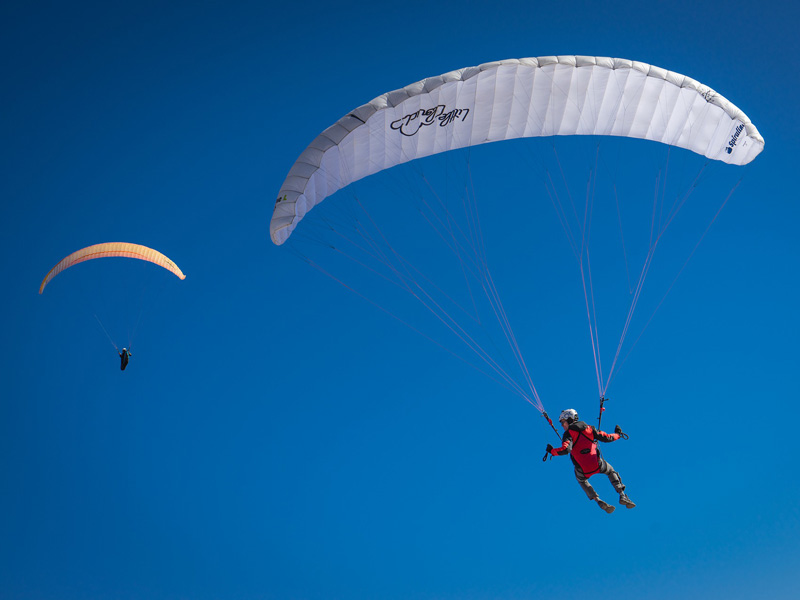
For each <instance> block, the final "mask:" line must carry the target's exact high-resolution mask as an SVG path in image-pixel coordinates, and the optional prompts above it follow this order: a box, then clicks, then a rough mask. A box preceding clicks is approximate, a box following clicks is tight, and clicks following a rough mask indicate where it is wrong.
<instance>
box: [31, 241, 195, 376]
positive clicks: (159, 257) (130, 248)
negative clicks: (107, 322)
mask: <svg viewBox="0 0 800 600" xmlns="http://www.w3.org/2000/svg"><path fill="white" fill-rule="evenodd" d="M115 257H123V258H133V259H137V260H142V261H146V262H150V263H153V264H155V265H158V266H160V267H163V268H164V269H166V270H167V271H169V272H171V273H173V274H174V275H175V276H176V277H178V278H179V279H181V280H183V279H186V276H185V275H184V274H183V271H181V270H180V268H178V265H176V264H175V263H174V262H172V260H170V259H169V258H167V257H166V256H165V255H164V254H162V253H161V252H158V251H157V250H153V249H152V248H148V247H147V246H142V245H140V244H131V243H127V242H106V243H103V244H94V245H92V246H87V247H86V248H82V249H80V250H77V251H76V252H73V253H72V254H70V255H68V256H66V257H65V258H63V259H62V260H60V261H59V262H58V263H57V264H56V265H55V266H54V267H53V268H52V269H50V271H49V272H48V273H47V275H46V276H45V278H44V279H43V280H42V283H41V285H40V286H39V294H42V292H44V288H45V287H46V286H47V284H48V283H50V281H51V280H52V279H53V278H54V277H55V276H56V275H58V274H59V273H61V272H62V271H65V270H66V269H69V268H70V267H72V266H74V265H77V264H78V263H82V262H86V261H89V260H94V259H97V258H115ZM95 318H96V319H97V322H98V323H99V324H100V327H102V328H103V331H104V332H105V333H106V336H107V337H108V338H109V341H110V342H111V343H112V345H113V346H114V348H115V349H116V350H117V354H119V357H120V370H122V371H124V370H125V368H126V367H127V366H128V361H129V360H130V357H131V356H133V355H132V353H131V351H130V350H129V347H125V348H123V349H122V350H119V348H118V347H117V345H116V344H115V343H114V340H113V339H112V338H111V336H110V335H109V334H108V331H106V328H105V327H104V326H103V323H102V322H101V321H100V318H99V317H98V316H97V315H95ZM129 346H130V344H129Z"/></svg>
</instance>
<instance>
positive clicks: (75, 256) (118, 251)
mask: <svg viewBox="0 0 800 600" xmlns="http://www.w3.org/2000/svg"><path fill="white" fill-rule="evenodd" d="M115 256H124V257H127V258H136V259H138V260H146V261H148V262H151V263H153V264H156V265H158V266H160V267H164V268H165V269H166V270H167V271H170V272H172V273H174V274H175V275H177V276H178V277H179V278H180V279H186V275H184V274H183V271H181V270H180V269H179V268H178V265H176V264H175V263H174V262H172V261H171V260H170V259H169V258H167V257H166V256H164V255H163V254H161V252H159V251H157V250H153V249H152V248H148V247H147V246H141V245H139V244H129V243H127V242H106V243H104V244H94V245H93V246H87V247H86V248H83V249H81V250H78V251H77V252H73V253H72V254H70V255H69V256H67V257H66V258H64V259H62V260H61V261H60V262H59V263H58V264H57V265H56V266H55V267H53V268H52V269H50V272H49V273H48V274H47V275H46V276H45V278H44V279H43V280H42V285H40V286H39V293H40V294H41V293H42V292H43V291H44V288H45V286H46V285H47V284H48V283H50V280H51V279H53V277H55V276H56V275H58V274H59V273H61V271H63V270H65V269H69V268H70V267H71V266H72V265H77V264H78V263H81V262H85V261H87V260H94V259H95V258H109V257H115Z"/></svg>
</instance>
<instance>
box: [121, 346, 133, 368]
mask: <svg viewBox="0 0 800 600" xmlns="http://www.w3.org/2000/svg"><path fill="white" fill-rule="evenodd" d="M131 356H133V354H131V352H130V350H128V349H127V348H123V349H122V352H120V353H119V358H120V360H121V361H122V362H121V364H120V365H119V368H120V369H121V370H122V371H124V370H125V367H127V366H128V359H129V357H131Z"/></svg>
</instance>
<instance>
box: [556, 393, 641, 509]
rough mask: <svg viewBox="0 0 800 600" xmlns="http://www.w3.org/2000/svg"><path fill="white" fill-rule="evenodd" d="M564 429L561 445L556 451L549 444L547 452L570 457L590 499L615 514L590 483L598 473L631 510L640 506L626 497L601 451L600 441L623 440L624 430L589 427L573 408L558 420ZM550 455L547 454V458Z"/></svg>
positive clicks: (578, 478) (576, 475)
mask: <svg viewBox="0 0 800 600" xmlns="http://www.w3.org/2000/svg"><path fill="white" fill-rule="evenodd" d="M558 420H559V422H560V423H561V426H562V427H563V428H564V435H563V437H562V438H561V441H562V443H561V446H560V447H559V448H553V446H551V445H550V444H547V452H548V453H550V454H551V455H553V456H563V455H565V454H569V455H570V458H571V459H572V464H573V465H574V466H575V479H577V480H578V483H579V484H580V486H581V488H583V491H584V492H586V495H587V496H588V497H589V500H593V501H596V502H597V505H598V506H599V507H600V508H602V509H603V510H604V511H606V512H607V513H612V512H614V508H615V507H614V506H612V505H610V504H608V503H607V502H603V500H601V499H600V496H598V494H597V492H596V491H595V490H594V488H593V487H592V484H590V483H589V478H590V477H591V476H592V475H596V474H597V473H602V474H604V475H607V476H608V479H609V481H610V482H611V485H613V486H614V489H615V490H616V491H617V493H618V494H619V503H620V504H622V505H623V506H626V507H628V508H633V507H634V506H636V505H635V504H634V503H633V502H632V501H631V499H630V498H628V496H627V495H626V494H625V486H624V485H623V484H622V481H620V478H619V474H618V473H617V472H616V471H615V470H614V467H612V466H611V465H610V464H609V463H608V462H606V461H605V460H604V459H603V457H602V456H600V452H599V451H598V450H597V442H614V441H616V440H618V439H619V438H620V437H622V435H623V434H622V430H621V429H620V427H619V425H617V427H616V430H615V433H606V432H604V431H600V430H599V429H595V428H594V427H592V426H591V425H587V424H586V423H584V422H583V421H579V420H578V413H577V411H575V410H574V409H572V408H568V409H567V410H565V411H562V413H561V415H559V417H558ZM545 456H546V455H545Z"/></svg>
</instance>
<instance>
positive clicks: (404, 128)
mask: <svg viewBox="0 0 800 600" xmlns="http://www.w3.org/2000/svg"><path fill="white" fill-rule="evenodd" d="M445 111H447V107H446V106H445V105H444V104H439V105H438V106H434V107H433V108H421V109H419V110H418V111H416V112H413V113H411V114H409V115H405V116H404V117H401V118H400V119H397V120H396V121H392V123H391V127H392V129H399V130H400V133H402V134H403V135H406V136H409V137H410V136H412V135H416V134H417V132H418V131H419V130H420V129H421V128H422V127H426V126H428V125H433V124H435V123H438V124H439V127H446V126H447V125H450V123H453V122H454V121H456V120H460V121H462V122H463V121H465V120H466V119H467V115H469V109H468V108H454V109H452V110H450V111H447V112H445Z"/></svg>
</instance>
